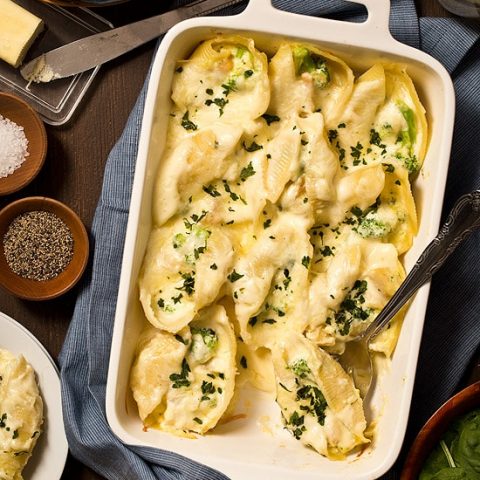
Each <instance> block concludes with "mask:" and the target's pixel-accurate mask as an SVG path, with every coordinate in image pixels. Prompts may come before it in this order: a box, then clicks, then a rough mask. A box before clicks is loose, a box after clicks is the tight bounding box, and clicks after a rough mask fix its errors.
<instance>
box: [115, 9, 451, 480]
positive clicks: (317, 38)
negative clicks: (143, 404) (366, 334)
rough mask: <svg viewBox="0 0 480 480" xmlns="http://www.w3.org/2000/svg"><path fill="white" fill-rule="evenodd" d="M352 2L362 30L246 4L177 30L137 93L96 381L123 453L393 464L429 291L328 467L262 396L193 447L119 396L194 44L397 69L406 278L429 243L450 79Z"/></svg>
mask: <svg viewBox="0 0 480 480" xmlns="http://www.w3.org/2000/svg"><path fill="white" fill-rule="evenodd" d="M357 3H361V4H364V5H365V6H366V7H367V9H368V13H369V15H368V19H367V20H366V21H365V22H364V23H347V22H341V21H336V20H327V19H323V18H313V17H306V16H301V15H296V14H292V13H287V12H283V11H279V10H276V9H275V8H273V7H272V5H271V3H270V0H250V3H249V5H248V7H247V8H246V10H245V11H244V12H242V13H241V14H240V15H236V16H231V17H221V18H215V17H206V18H197V19H191V20H187V21H185V22H182V23H181V24H178V25H176V26H175V27H174V28H172V29H171V30H170V31H169V33H168V34H167V35H166V36H165V38H164V39H163V41H162V43H161V45H160V47H159V49H158V51H157V54H156V57H155V59H154V63H153V66H152V72H151V77H150V80H149V84H148V92H147V98H146V104H145V111H144V116H143V123H142V130H141V135H140V142H139V149H138V157H137V164H136V171H135V178H134V184H133V192H132V199H131V205H130V214H129V220H128V226H127V233H126V241H125V250H124V256H123V263H122V272H121V278H120V285H119V292H118V301H117V309H116V316H115V325H114V332H113V339H112V350H111V357H110V365H109V374H108V380H107V397H106V412H107V419H108V422H109V424H110V427H111V428H112V430H113V432H114V433H115V434H116V435H117V436H118V437H119V438H120V439H121V440H122V441H123V442H125V443H126V444H130V445H141V446H148V447H154V448H159V449H162V450H168V451H171V452H175V453H177V454H181V455H184V456H186V457H189V458H191V459H193V460H196V461H199V462H201V463H203V464H206V465H208V466H211V467H213V468H215V469H217V470H219V471H221V472H223V473H225V474H226V475H228V476H229V477H231V478H232V479H236V480H240V479H249V480H256V479H265V478H275V479H276V480H287V479H288V480H290V479H292V478H297V479H305V480H306V479H314V478H316V479H318V478H322V479H332V480H333V479H336V480H344V479H347V478H348V479H349V480H360V479H374V478H378V477H379V476H381V475H382V474H383V473H385V472H386V471H387V470H388V469H389V468H390V467H391V466H392V465H393V463H394V462H395V460H396V458H397V456H398V454H399V451H400V448H401V446H402V443H403V439H404V435H405V430H406V425H407V420H408V414H409V409H410V403H411V397H412V390H413V384H414V377H415V370H416V364H417V358H418V353H419V348H420V340H421V335H422V328H423V322H424V317H425V311H426V306H427V299H428V291H429V285H425V286H424V287H423V288H422V289H421V290H419V292H418V293H417V295H416V298H415V300H414V301H413V303H412V305H411V306H410V308H409V311H408V314H407V317H406V319H405V322H404V325H403V327H402V331H401V335H400V338H399V341H398V345H397V348H396V351H395V353H394V355H393V358H392V361H391V363H388V362H385V365H384V367H385V368H381V372H382V373H381V374H380V375H379V377H378V378H377V382H376V384H375V387H374V392H373V395H372V399H371V401H370V402H369V403H368V405H366V416H367V420H368V421H369V422H372V420H374V421H375V425H376V430H375V432H376V433H375V439H374V442H373V443H372V445H371V446H370V447H369V448H368V449H367V450H366V451H364V452H363V453H362V454H361V455H359V456H355V458H353V457H352V458H349V459H348V460H346V461H337V462H334V461H331V460H328V459H326V458H323V457H321V456H320V455H319V454H317V453H316V452H314V451H313V450H309V449H307V448H305V447H304V446H302V445H301V444H300V443H299V442H295V441H293V439H292V437H291V435H290V434H289V433H288V432H287V431H286V430H285V429H284V428H283V425H282V423H281V420H280V413H279V410H278V407H277V406H276V404H275V403H274V402H271V399H270V397H269V396H267V395H266V394H265V393H262V392H260V391H257V390H253V389H252V390H243V391H242V393H241V395H240V398H239V400H238V402H237V406H236V409H235V412H234V414H237V413H238V414H245V418H243V419H242V420H241V421H236V422H230V423H226V424H223V425H218V426H217V427H216V428H215V429H214V431H213V432H212V433H209V434H208V435H206V436H205V437H203V438H199V439H197V440H191V439H185V438H178V437H175V436H172V435H169V434H167V433H163V432H161V431H156V430H153V429H150V430H148V431H144V430H143V425H142V423H141V421H140V418H139V416H138V412H137V407H136V404H135V402H134V400H133V397H132V394H131V391H130V388H129V372H130V368H131V364H132V360H133V355H134V352H135V348H136V344H137V339H138V336H139V334H140V332H141V330H142V328H143V326H144V325H145V320H144V315H143V311H142V307H141V305H140V302H139V300H138V284H137V278H138V273H139V269H140V266H141V263H142V260H143V256H144V253H145V248H146V245H147V240H148V235H149V232H150V230H151V225H152V220H151V214H152V210H151V206H152V201H151V199H152V191H153V184H154V179H155V174H156V171H157V167H158V162H159V160H160V159H161V154H162V151H163V148H164V145H165V136H166V131H167V124H168V119H169V112H170V107H171V100H170V85H171V81H172V76H173V73H174V70H175V64H176V61H177V60H179V59H182V58H186V57H187V56H188V55H189V54H190V53H191V52H192V51H193V49H194V48H195V47H196V46H197V45H198V44H199V43H200V42H201V41H202V40H204V39H206V38H210V37H212V36H214V35H215V34H218V33H227V34H228V33H235V34H241V35H245V36H247V37H251V38H253V39H254V40H255V44H256V46H257V47H258V48H260V49H261V50H264V51H266V52H271V51H272V49H273V48H275V47H276V45H278V44H279V43H281V42H282V41H284V40H285V39H292V40H296V41H303V42H309V43H314V44H318V45H320V46H321V48H323V49H324V50H328V51H331V52H332V53H334V54H336V55H338V56H339V57H341V58H342V59H344V60H345V61H346V62H347V63H348V64H349V65H350V66H351V67H352V68H353V69H354V70H356V69H359V70H362V71H365V70H366V69H367V68H368V67H369V66H371V65H372V64H373V63H374V62H376V61H393V62H398V63H402V64H405V65H406V66H407V71H408V73H409V75H410V76H411V77H412V79H413V81H414V83H415V86H416V88H417V91H418V94H419V96H420V99H421V101H422V103H423V105H424V107H425V109H426V111H427V119H428V123H429V146H428V151H427V156H426V158H425V163H424V166H423V168H422V171H421V173H420V174H419V176H418V178H417V179H416V181H415V182H414V197H415V200H416V204H417V209H418V215H419V232H418V234H417V236H416V238H415V240H414V244H413V246H412V248H411V249H410V251H409V252H408V253H407V254H406V255H405V258H404V265H405V267H406V270H407V271H408V270H409V269H410V268H411V266H412V265H413V264H414V263H415V260H416V259H417V258H418V256H419V255H420V253H421V252H422V251H423V249H424V248H425V247H426V245H427V244H428V243H429V242H430V240H431V239H432V238H433V237H434V236H435V234H436V233H437V230H438V226H439V221H440V215H441V209H442V201H443V195H444V189H445V182H446V176H447V169H448V161H449V156H450V147H451V140H452V132H453V121H454V91H453V85H452V82H451V79H450V77H449V75H448V73H447V72H446V70H445V69H444V68H443V66H442V65H441V64H440V63H438V62H437V61H436V60H434V59H433V58H431V57H430V56H428V55H426V54H425V53H423V52H421V51H419V50H416V49H414V48H411V47H408V46H406V45H404V44H402V43H399V42H398V41H396V40H395V39H394V38H393V37H392V36H391V34H390V32H389V29H388V21H389V2H378V0H362V1H360V0H359V1H358V2H357ZM279 32H281V33H279ZM319 472H321V474H320V475H321V476H319Z"/></svg>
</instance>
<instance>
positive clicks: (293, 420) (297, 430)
mask: <svg viewBox="0 0 480 480" xmlns="http://www.w3.org/2000/svg"><path fill="white" fill-rule="evenodd" d="M304 423H305V416H304V415H299V414H298V412H297V411H296V410H295V411H294V412H293V413H292V415H290V418H289V419H288V421H287V425H291V426H292V427H294V428H292V429H291V430H290V431H291V432H292V434H293V436H294V437H295V438H296V439H297V440H299V439H300V437H301V436H302V434H303V432H304V431H305V430H306V428H305V425H304Z"/></svg>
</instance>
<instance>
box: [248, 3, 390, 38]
mask: <svg viewBox="0 0 480 480" xmlns="http://www.w3.org/2000/svg"><path fill="white" fill-rule="evenodd" d="M348 1H350V2H353V3H359V4H361V5H364V6H365V8H366V9H367V12H368V18H367V20H366V21H365V22H362V23H354V22H346V21H338V20H330V19H326V18H321V17H307V18H308V19H309V20H311V21H312V22H317V23H320V24H322V28H323V29H325V28H327V29H328V28H331V30H332V34H335V35H336V36H338V32H339V30H340V31H342V32H343V33H345V34H348V33H350V34H353V35H356V36H357V37H355V38H358V35H362V36H363V35H366V34H367V32H368V39H369V41H370V43H372V44H377V42H378V41H382V42H385V41H389V40H392V41H394V39H393V37H392V35H391V33H390V29H389V17H390V1H389V0H348ZM242 15H245V16H248V17H250V18H251V20H252V21H253V22H254V23H257V22H259V21H263V22H265V18H268V19H269V20H270V19H272V18H273V17H282V16H283V15H292V14H291V13H287V12H284V11H281V10H278V9H277V8H275V7H274V6H273V5H272V1H271V0H249V2H248V5H247V8H246V9H245V10H244V12H243V14H242Z"/></svg>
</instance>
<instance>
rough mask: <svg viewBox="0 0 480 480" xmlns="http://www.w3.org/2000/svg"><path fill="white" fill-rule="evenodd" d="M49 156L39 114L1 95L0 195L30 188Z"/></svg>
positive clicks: (21, 101) (13, 97)
mask: <svg viewBox="0 0 480 480" xmlns="http://www.w3.org/2000/svg"><path fill="white" fill-rule="evenodd" d="M46 154H47V134H46V131H45V126H44V124H43V122H42V120H41V119H40V117H39V116H38V114H37V112H35V110H33V108H32V107H31V106H30V105H29V104H28V103H26V102H25V101H24V100H22V99H20V98H19V97H17V96H15V95H13V94H10V93H3V92H0V195H7V194H9V193H13V192H16V191H17V190H20V189H21V188H23V187H25V186H26V185H28V184H29V183H30V182H31V181H32V180H33V179H34V178H35V177H36V175H37V174H38V172H39V171H40V169H41V168H42V166H43V163H44V161H45V157H46Z"/></svg>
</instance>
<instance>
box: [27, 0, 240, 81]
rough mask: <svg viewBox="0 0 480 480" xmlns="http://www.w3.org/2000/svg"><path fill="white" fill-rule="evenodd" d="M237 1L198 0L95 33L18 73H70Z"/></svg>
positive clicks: (37, 77) (47, 76) (38, 76)
mask: <svg viewBox="0 0 480 480" xmlns="http://www.w3.org/2000/svg"><path fill="white" fill-rule="evenodd" d="M241 1H242V0H199V1H196V2H193V3H190V4H189V5H186V6H184V7H179V8H177V9H175V10H170V11H168V12H165V13H162V14H160V15H156V16H154V17H150V18H146V19H144V20H140V21H138V22H135V23H130V24H128V25H125V26H122V27H119V28H114V29H112V30H108V31H106V32H100V33H96V34H94V35H90V36H88V37H85V38H81V39H79V40H76V41H74V42H71V43H68V44H67V45H64V46H62V47H59V48H56V49H54V50H50V51H49V52H46V53H43V54H42V55H40V56H38V57H36V58H34V59H33V60H31V61H30V62H28V63H26V64H25V65H24V66H23V67H22V68H21V69H20V73H21V75H22V77H23V78H24V79H25V80H27V81H29V82H31V81H33V82H37V83H41V82H50V81H51V80H56V79H58V78H65V77H70V76H72V75H76V74H77V73H80V72H84V71H86V70H90V69H92V68H94V67H96V66H98V65H102V64H103V63H105V62H108V61H109V60H113V59H114V58H117V57H119V56H120V55H122V54H124V53H127V52H129V51H130V50H133V49H134V48H136V47H139V46H140V45H143V44H144V43H147V42H149V41H150V40H153V39H154V38H156V37H159V36H160V35H162V34H164V33H166V32H167V31H168V30H169V29H170V28H171V27H173V26H174V25H176V24H177V23H179V22H181V21H182V20H186V19H187V18H191V17H198V16H200V15H208V14H209V13H213V12H216V11H217V10H220V9H222V8H225V7H228V6H231V5H236V4H237V3H240V2H241Z"/></svg>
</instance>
